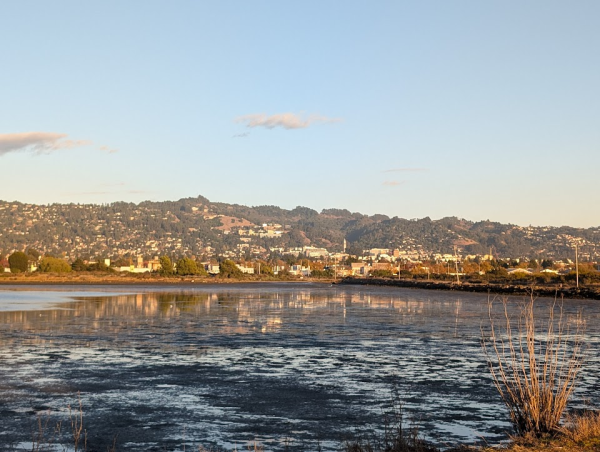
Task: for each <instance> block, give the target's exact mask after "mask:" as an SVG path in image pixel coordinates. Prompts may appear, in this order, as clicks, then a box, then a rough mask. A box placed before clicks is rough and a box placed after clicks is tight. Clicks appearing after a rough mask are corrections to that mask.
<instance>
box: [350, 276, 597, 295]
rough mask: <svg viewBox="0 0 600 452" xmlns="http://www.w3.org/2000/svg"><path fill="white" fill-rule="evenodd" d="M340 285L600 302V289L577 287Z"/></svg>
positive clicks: (359, 281)
mask: <svg viewBox="0 0 600 452" xmlns="http://www.w3.org/2000/svg"><path fill="white" fill-rule="evenodd" d="M339 284H356V285H365V286H393V287H409V288H415V289H427V290H450V291H461V292H480V293H490V294H497V295H525V296H528V295H531V294H532V293H533V294H534V295H536V296H539V297H551V298H554V297H558V298H561V297H562V298H577V299H587V300H600V287H581V286H580V287H579V288H577V287H575V286H559V285H552V286H540V285H520V284H497V283H470V282H462V283H460V284H458V283H456V282H448V281H431V280H429V281H427V280H414V279H389V278H344V279H342V280H341V281H340V282H339Z"/></svg>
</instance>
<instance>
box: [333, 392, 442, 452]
mask: <svg viewBox="0 0 600 452" xmlns="http://www.w3.org/2000/svg"><path fill="white" fill-rule="evenodd" d="M343 451H344V452H439V449H438V448H437V447H435V446H434V445H432V444H431V443H429V442H428V441H426V440H425V439H423V438H422V437H421V435H420V433H419V426H418V424H417V423H415V422H408V423H407V422H406V419H405V417H404V409H403V405H402V403H401V401H400V399H399V396H398V394H397V393H396V392H395V394H394V399H393V400H392V411H391V413H388V414H387V415H385V417H384V430H383V432H382V433H381V434H380V435H373V436H372V437H371V438H358V439H353V440H350V441H346V442H345V443H344V446H343Z"/></svg>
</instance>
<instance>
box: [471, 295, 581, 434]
mask: <svg viewBox="0 0 600 452" xmlns="http://www.w3.org/2000/svg"><path fill="white" fill-rule="evenodd" d="M534 304H535V298H534V297H533V295H532V296H531V297H530V299H529V300H528V301H527V302H525V303H524V304H523V305H522V306H521V312H520V316H519V320H518V328H517V329H516V330H514V329H513V327H512V323H513V320H512V319H511V317H510V315H509V312H508V306H509V303H508V300H507V298H503V299H502V308H503V309H502V316H501V317H502V319H503V323H504V327H503V328H502V327H497V326H496V321H495V315H494V310H493V307H494V300H493V299H492V300H490V301H489V302H488V316H489V321H490V334H489V337H488V336H486V335H485V332H484V331H483V328H482V347H483V350H484V352H485V354H486V357H487V359H488V364H489V369H490V372H491V374H492V379H493V381H494V385H495V386H496V389H497V390H498V392H499V393H500V396H501V397H502V400H503V402H504V403H505V404H506V406H507V408H508V410H509V414H510V418H511V421H512V424H513V426H514V428H515V430H516V432H517V434H519V435H526V434H533V435H535V436H540V435H542V434H544V433H552V432H556V431H557V430H558V428H559V424H560V420H561V417H562V414H563V412H564V410H565V408H566V406H567V402H568V400H569V398H570V396H571V394H572V393H573V390H574V389H575V385H576V382H577V376H578V374H579V372H580V371H581V368H582V363H583V349H582V345H583V343H582V340H583V327H582V325H583V322H582V321H581V313H579V314H578V315H577V318H576V319H575V330H574V331H571V329H570V326H571V323H570V322H568V319H566V318H565V315H564V311H563V302H562V300H561V302H560V303H558V308H559V314H558V317H556V316H555V310H556V307H557V300H556V299H555V300H554V302H553V303H552V305H551V307H550V309H549V311H548V316H547V319H546V321H545V322H544V321H543V320H539V319H536V318H535V315H534Z"/></svg>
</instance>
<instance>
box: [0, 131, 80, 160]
mask: <svg viewBox="0 0 600 452" xmlns="http://www.w3.org/2000/svg"><path fill="white" fill-rule="evenodd" d="M90 144H91V141H88V140H70V139H68V135H67V134H66V133H54V132H23V133H4V134H0V156H2V155H4V154H8V153H9V152H27V151H28V152H33V153H34V154H49V153H50V152H53V151H56V150H58V149H71V148H75V147H80V146H87V145H90Z"/></svg>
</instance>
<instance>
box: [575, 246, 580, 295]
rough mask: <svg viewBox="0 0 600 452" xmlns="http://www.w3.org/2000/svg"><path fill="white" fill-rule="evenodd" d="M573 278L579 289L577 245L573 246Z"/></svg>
mask: <svg viewBox="0 0 600 452" xmlns="http://www.w3.org/2000/svg"><path fill="white" fill-rule="evenodd" d="M575 277H576V281H577V288H578V289H579V256H578V253H577V243H576V244H575Z"/></svg>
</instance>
